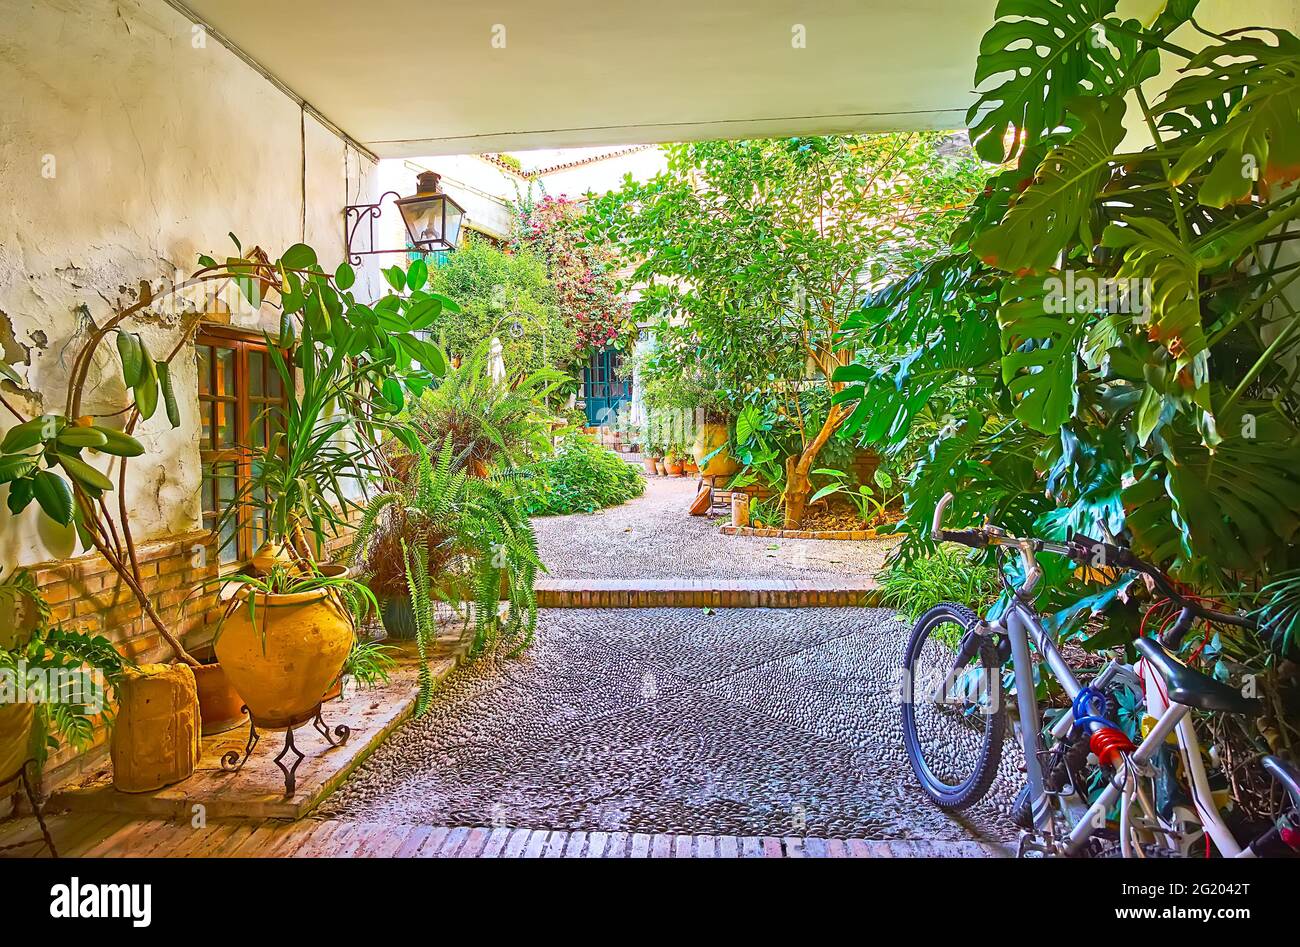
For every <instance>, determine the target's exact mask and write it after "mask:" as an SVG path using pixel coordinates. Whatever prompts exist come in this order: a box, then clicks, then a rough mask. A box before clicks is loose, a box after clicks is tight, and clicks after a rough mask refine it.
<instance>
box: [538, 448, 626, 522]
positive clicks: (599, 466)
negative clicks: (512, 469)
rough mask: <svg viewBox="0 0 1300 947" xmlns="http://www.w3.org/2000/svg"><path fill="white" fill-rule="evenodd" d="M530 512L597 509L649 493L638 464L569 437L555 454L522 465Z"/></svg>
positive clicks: (544, 514) (546, 513)
mask: <svg viewBox="0 0 1300 947" xmlns="http://www.w3.org/2000/svg"><path fill="white" fill-rule="evenodd" d="M520 476H521V478H522V479H523V480H524V483H523V484H522V486H521V489H520V493H521V495H522V497H523V501H524V508H525V509H526V510H527V512H528V515H529V516H555V515H560V514H564V513H593V512H595V511H596V510H599V509H602V508H604V507H607V506H617V505H618V504H620V503H625V502H627V501H628V500H630V499H632V498H633V497H639V496H640V495H641V494H642V493H644V492H645V480H644V479H642V477H641V474H640V473H638V472H637V470H636V468H635V467H633V466H632V465H631V464H629V463H628V462H627V461H625V460H623V459H622V458H620V457H619V456H618V455H617V454H615V453H613V452H612V451H608V450H605V448H603V447H601V446H600V445H599V444H597V443H596V442H595V440H593V439H592V438H591V437H588V436H587V435H585V434H578V435H575V436H573V437H570V438H567V439H566V440H565V441H564V444H563V445H562V446H561V447H560V449H559V450H558V451H556V453H555V455H554V456H552V457H547V458H545V459H544V460H540V461H538V462H536V463H533V464H529V465H528V466H526V467H522V468H520Z"/></svg>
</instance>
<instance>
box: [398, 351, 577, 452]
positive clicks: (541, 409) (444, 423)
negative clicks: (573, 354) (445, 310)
mask: <svg viewBox="0 0 1300 947" xmlns="http://www.w3.org/2000/svg"><path fill="white" fill-rule="evenodd" d="M487 368H488V366H487V348H486V347H480V348H479V349H478V350H477V351H476V352H475V353H474V355H473V356H472V357H471V358H468V359H466V360H465V361H464V362H463V363H462V364H461V365H460V367H459V368H456V369H455V370H453V371H452V372H450V373H449V374H448V375H447V376H446V377H445V378H443V379H442V381H441V382H440V383H439V384H438V386H437V387H436V388H433V389H431V390H429V391H428V392H426V393H425V394H424V396H423V397H422V398H421V399H420V401H419V402H418V403H416V404H415V405H413V406H412V408H411V411H410V423H411V425H412V427H414V428H415V430H416V431H417V432H418V436H419V438H420V440H421V441H423V442H424V443H425V444H428V445H433V444H441V443H443V441H444V440H448V439H450V441H451V443H452V445H453V447H454V450H455V454H456V456H457V458H458V459H459V460H460V462H461V463H463V464H464V466H465V469H466V470H467V471H468V472H469V473H470V474H472V475H473V476H476V477H486V476H487V475H488V474H489V473H490V472H491V471H492V470H494V469H501V468H505V467H514V466H518V465H520V464H523V463H526V462H527V461H529V460H531V459H532V458H534V457H538V456H544V455H546V454H549V453H550V452H551V438H552V436H553V434H554V431H553V430H552V429H553V428H554V426H555V424H556V422H557V419H556V418H555V417H554V416H553V415H552V414H551V412H549V411H548V410H547V409H546V400H547V398H548V397H549V396H550V395H551V393H552V392H553V391H554V390H555V388H556V387H557V386H558V385H560V384H562V383H563V382H564V380H565V376H563V375H562V374H560V373H559V372H557V371H554V370H553V369H541V370H538V371H536V372H533V373H532V374H530V375H528V376H526V377H525V378H523V379H522V380H520V381H519V382H518V383H517V384H515V385H513V386H511V385H505V384H499V383H497V382H495V381H493V379H492V377H491V375H490V373H489V372H488V370H487Z"/></svg>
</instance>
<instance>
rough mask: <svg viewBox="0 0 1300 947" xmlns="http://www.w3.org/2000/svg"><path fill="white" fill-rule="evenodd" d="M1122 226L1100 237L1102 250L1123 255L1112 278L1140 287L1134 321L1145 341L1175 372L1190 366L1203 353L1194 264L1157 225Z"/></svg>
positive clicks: (1141, 220) (1142, 221)
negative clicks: (1156, 346) (1165, 355)
mask: <svg viewBox="0 0 1300 947" xmlns="http://www.w3.org/2000/svg"><path fill="white" fill-rule="evenodd" d="M1126 223H1127V226H1121V225H1119V224H1112V225H1111V226H1109V227H1107V228H1106V231H1105V233H1104V234H1102V244H1103V245H1105V246H1107V247H1111V248H1113V249H1119V250H1122V251H1123V253H1124V262H1123V264H1121V266H1120V269H1119V273H1118V277H1117V278H1118V279H1120V280H1121V281H1124V282H1127V283H1129V285H1135V286H1138V287H1145V292H1144V293H1143V295H1144V296H1145V305H1144V307H1143V311H1142V312H1141V314H1140V315H1141V317H1142V321H1143V322H1144V323H1145V324H1146V329H1147V337H1148V338H1149V339H1150V340H1151V341H1153V342H1159V343H1160V344H1161V345H1163V346H1164V347H1165V348H1166V349H1168V350H1169V354H1170V355H1171V356H1173V358H1174V360H1175V362H1176V364H1177V365H1178V367H1179V368H1184V367H1187V366H1190V365H1192V363H1193V362H1194V361H1195V360H1196V358H1197V356H1199V355H1200V354H1201V353H1202V352H1204V351H1205V348H1206V339H1205V332H1204V330H1203V329H1202V327H1201V306H1200V302H1199V280H1200V275H1201V264H1200V261H1199V260H1198V259H1197V258H1196V256H1195V255H1194V254H1193V252H1192V250H1191V249H1190V248H1188V247H1187V246H1185V245H1184V244H1183V242H1182V241H1181V240H1179V239H1178V237H1176V236H1175V235H1174V233H1173V232H1172V231H1171V230H1170V229H1169V228H1168V227H1166V226H1165V225H1164V224H1162V223H1160V222H1159V221H1157V220H1151V219H1150V218H1145V217H1138V218H1132V219H1130V220H1128V221H1127V222H1126ZM1135 321H1137V320H1135ZM1200 381H1201V380H1198V384H1197V387H1199V386H1200V384H1199V382H1200Z"/></svg>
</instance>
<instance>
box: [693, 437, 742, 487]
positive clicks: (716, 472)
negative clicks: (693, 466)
mask: <svg viewBox="0 0 1300 947" xmlns="http://www.w3.org/2000/svg"><path fill="white" fill-rule="evenodd" d="M727 437H728V434H727V426H726V425H725V424H705V425H704V426H702V427H701V428H700V432H699V433H698V434H696V435H695V444H694V445H693V446H692V449H691V453H692V454H694V455H695V462H696V463H697V464H699V465H700V475H701V476H704V477H730V476H731V475H732V474H734V473H737V472H739V471H740V464H738V463H737V462H736V458H734V457H732V456H731V453H730V452H729V451H728V450H726V449H725V448H724V449H723V450H720V451H718V453H717V454H714V456H713V459H712V460H710V461H709V462H708V463H707V464H706V463H704V458H705V457H708V456H709V455H710V454H712V453H713V452H714V451H715V450H718V448H719V447H721V446H722V445H723V444H726V443H727Z"/></svg>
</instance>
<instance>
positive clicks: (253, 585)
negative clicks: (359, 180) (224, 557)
mask: <svg viewBox="0 0 1300 947" xmlns="http://www.w3.org/2000/svg"><path fill="white" fill-rule="evenodd" d="M290 293H296V294H305V302H303V303H302V312H303V313H304V315H303V321H302V328H300V333H299V336H298V337H296V338H291V337H289V334H287V330H286V332H282V334H281V338H278V340H273V338H269V337H268V351H269V354H270V362H272V366H273V368H274V371H276V372H277V373H278V375H279V379H281V385H282V390H285V392H286V393H289V397H287V405H286V407H285V410H283V416H282V418H278V416H276V418H272V419H270V420H272V425H273V429H274V433H273V434H272V436H270V438H269V440H268V442H266V445H265V447H263V449H248V450H247V454H248V463H250V470H251V472H252V476H251V477H250V481H248V483H247V485H246V488H244V490H243V492H240V494H239V496H237V497H235V498H234V500H233V501H231V502H230V503H229V506H227V507H226V509H225V510H224V511H222V518H221V522H222V523H225V522H230V520H233V519H234V518H237V516H238V515H239V513H240V510H243V509H246V507H248V506H251V507H252V509H253V519H255V522H256V523H257V524H259V528H260V529H263V531H264V533H265V536H266V541H265V542H264V544H263V546H261V548H260V549H259V550H257V552H256V553H255V555H253V558H252V561H251V563H250V565H248V567H247V568H246V570H244V571H243V572H242V574H237V575H229V576H222V578H220V579H217V580H216V581H218V583H220V584H221V585H222V587H224V588H225V589H226V591H227V592H229V591H231V589H233V591H234V594H233V596H231V598H230V601H229V605H227V607H226V611H225V615H224V617H222V622H221V626H220V627H218V630H217V634H216V636H214V640H213V649H214V652H216V654H217V660H218V661H220V663H221V666H222V667H224V669H225V673H226V676H227V678H229V679H230V682H231V683H233V684H234V687H235V689H237V691H238V692H239V695H240V697H243V700H244V704H246V705H247V708H248V713H250V715H251V717H252V719H253V723H255V725H256V726H259V727H261V728H283V727H295V726H298V725H300V723H303V722H305V721H307V719H311V718H312V717H315V715H316V713H317V710H318V708H320V704H321V700H322V699H324V697H325V695H326V691H329V689H330V688H331V687H333V686H334V684H335V683H337V682H338V679H339V673H341V670H342V667H343V663H344V662H346V660H347V658H348V656H350V654H351V652H352V648H354V643H355V637H356V636H355V631H356V627H357V626H359V623H360V622H363V620H364V619H365V618H367V617H368V615H370V614H374V613H377V611H378V604H377V602H376V600H374V596H373V594H372V593H370V591H369V588H368V587H367V585H365V584H364V583H360V581H357V580H355V579H354V578H352V576H351V575H350V574H348V570H347V567H346V566H342V565H338V563H330V562H322V561H321V558H320V557H321V553H322V552H324V550H325V549H326V545H328V541H329V537H330V536H331V535H334V536H337V535H341V533H342V531H343V529H344V528H346V527H347V519H348V514H350V511H351V510H354V509H356V501H355V500H352V497H354V496H355V494H356V493H359V492H361V490H364V489H365V487H367V483H368V481H369V480H370V479H372V477H373V476H374V475H376V470H377V468H376V467H374V466H373V463H372V462H370V459H372V458H373V455H374V450H376V449H377V447H376V444H377V441H376V437H377V436H378V434H380V433H381V432H382V431H383V429H385V427H386V424H387V421H386V418H385V415H387V414H391V412H394V411H396V410H399V408H400V407H402V405H403V403H404V401H406V397H407V393H408V390H409V388H408V385H409V382H411V379H409V377H406V376H404V375H403V372H394V366H395V363H398V362H399V355H398V353H395V351H389V353H383V350H382V349H381V347H378V346H376V349H377V351H376V350H374V349H372V347H370V346H372V343H373V342H376V341H377V338H378V336H380V334H382V333H380V332H377V329H378V327H381V325H383V324H387V325H390V327H391V325H393V324H394V323H395V321H396V316H395V315H394V313H395V312H396V311H395V310H386V311H387V312H389V315H387V316H386V317H385V320H380V319H378V317H377V316H374V310H370V308H369V307H365V306H360V304H352V303H351V302H350V297H346V295H343V294H341V293H339V291H338V290H337V289H335V287H334V285H333V284H331V281H330V280H329V277H325V276H324V274H320V273H317V274H313V277H311V278H308V280H305V281H303V282H300V284H298V285H296V286H295V289H292V290H290ZM390 298H391V297H390ZM311 300H316V302H311ZM290 306H294V304H292V303H290ZM330 312H335V313H337V315H335V316H334V317H333V319H330V317H329V313H330ZM290 347H291V353H289V349H290ZM286 353H287V354H286ZM421 355H425V356H426V358H428V359H429V360H432V362H435V363H437V368H438V369H439V371H441V368H442V363H441V359H435V358H433V356H432V355H429V354H426V353H421ZM406 367H407V368H409V363H407V366H406ZM403 377H406V384H403V381H402V380H400V379H403ZM416 384H417V386H420V385H422V380H420V381H417V382H416Z"/></svg>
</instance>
